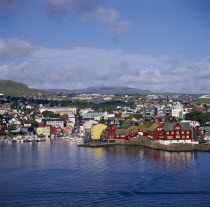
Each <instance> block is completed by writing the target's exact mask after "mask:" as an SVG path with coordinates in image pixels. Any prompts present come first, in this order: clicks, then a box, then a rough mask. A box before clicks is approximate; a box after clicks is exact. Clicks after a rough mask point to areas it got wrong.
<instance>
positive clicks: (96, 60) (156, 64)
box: [0, 47, 210, 93]
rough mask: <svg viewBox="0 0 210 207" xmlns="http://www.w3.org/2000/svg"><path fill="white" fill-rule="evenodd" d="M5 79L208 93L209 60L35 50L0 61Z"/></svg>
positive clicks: (37, 84) (45, 85)
mask: <svg viewBox="0 0 210 207" xmlns="http://www.w3.org/2000/svg"><path fill="white" fill-rule="evenodd" d="M0 74H1V79H12V80H16V81H20V82H24V83H26V84H29V85H31V86H33V87H37V88H66V89H75V88H85V87H90V86H94V85H113V86H118V85H120V86H130V87H136V88H140V89H149V90H152V91H157V92H167V91H171V92H186V93H190V92H191V93H208V92H209V90H208V89H209V87H210V81H209V78H210V77H209V74H210V61H209V59H208V58H205V59H203V60H200V61H199V62H188V61H183V60H180V59H175V58H171V57H166V56H162V57H151V56H145V55H141V54H132V53H126V52H125V51H123V50H120V49H109V50H108V49H107V50H105V49H96V48H83V47H80V48H72V49H55V48H54V49H50V48H39V49H35V50H34V51H33V52H32V53H31V55H30V56H29V57H28V59H27V62H23V63H21V64H17V63H9V64H5V65H2V66H0Z"/></svg>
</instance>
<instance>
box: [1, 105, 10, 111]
mask: <svg viewBox="0 0 210 207" xmlns="http://www.w3.org/2000/svg"><path fill="white" fill-rule="evenodd" d="M11 108H12V107H11V106H10V105H1V106H0V109H6V110H10V109H11Z"/></svg>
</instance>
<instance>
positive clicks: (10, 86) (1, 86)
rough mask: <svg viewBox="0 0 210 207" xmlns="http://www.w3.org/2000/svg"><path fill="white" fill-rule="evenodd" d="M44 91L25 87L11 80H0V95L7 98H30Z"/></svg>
mask: <svg viewBox="0 0 210 207" xmlns="http://www.w3.org/2000/svg"><path fill="white" fill-rule="evenodd" d="M44 92H45V93H46V91H42V90H37V89H32V88H29V87H28V86H27V85H25V84H22V83H18V82H15V81H11V80H0V93H3V94H4V95H8V96H25V95H26V96H31V95H33V94H34V95H35V94H38V93H44Z"/></svg>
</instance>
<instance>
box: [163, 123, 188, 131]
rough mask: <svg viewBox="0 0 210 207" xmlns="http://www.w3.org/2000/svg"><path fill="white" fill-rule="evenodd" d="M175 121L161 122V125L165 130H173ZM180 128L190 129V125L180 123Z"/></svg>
mask: <svg viewBox="0 0 210 207" xmlns="http://www.w3.org/2000/svg"><path fill="white" fill-rule="evenodd" d="M176 124H177V123H163V127H164V130H165V131H174V126H175V125H176ZM180 125H181V130H191V126H190V125H189V123H180Z"/></svg>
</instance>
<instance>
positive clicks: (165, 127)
mask: <svg viewBox="0 0 210 207" xmlns="http://www.w3.org/2000/svg"><path fill="white" fill-rule="evenodd" d="M148 138H150V139H152V140H153V141H156V142H158V143H160V144H164V145H169V144H174V143H189V144H199V142H198V139H197V135H196V130H195V129H194V128H193V127H192V126H190V124H189V123H158V122H156V123H155V124H153V125H152V126H151V127H150V128H149V129H148Z"/></svg>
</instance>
